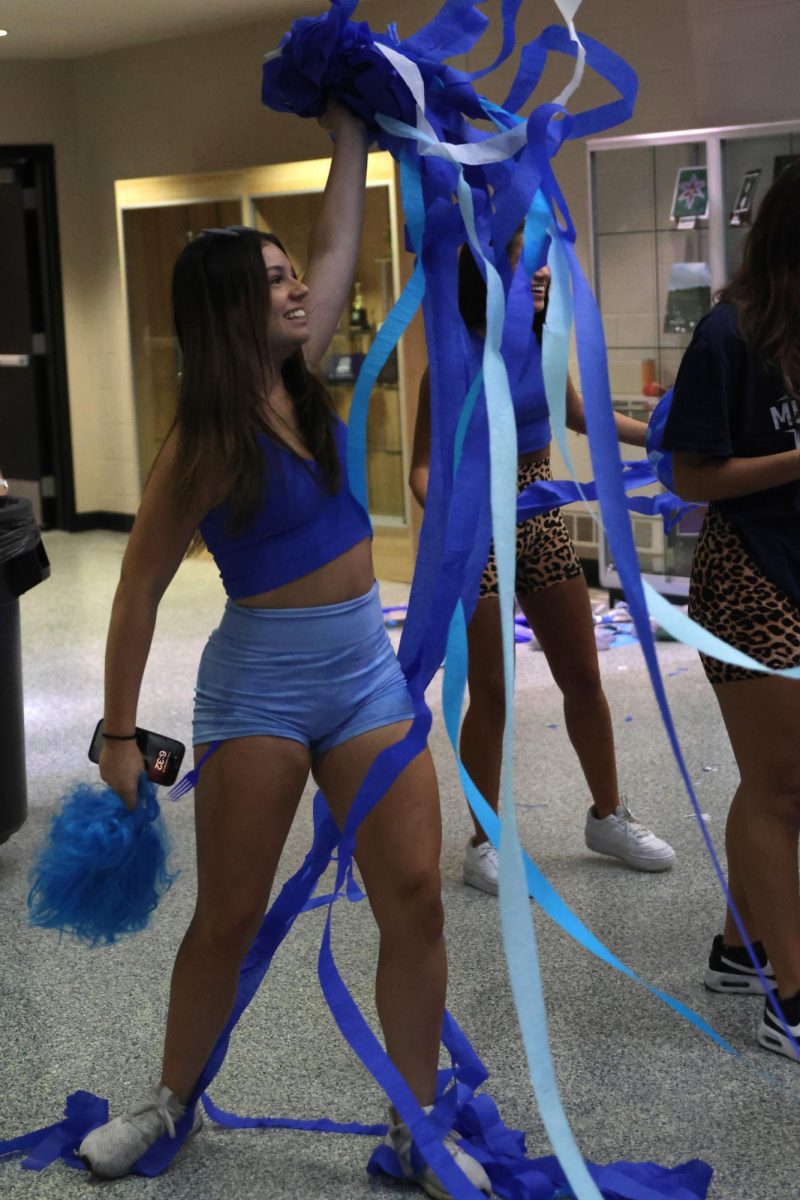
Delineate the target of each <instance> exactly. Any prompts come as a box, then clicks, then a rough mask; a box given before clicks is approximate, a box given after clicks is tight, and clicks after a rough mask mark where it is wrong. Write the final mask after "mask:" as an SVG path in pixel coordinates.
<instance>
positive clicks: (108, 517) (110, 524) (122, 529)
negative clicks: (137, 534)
mask: <svg viewBox="0 0 800 1200" xmlns="http://www.w3.org/2000/svg"><path fill="white" fill-rule="evenodd" d="M91 529H109V530H111V531H112V532H113V533H130V531H131V530H132V529H133V517H132V516H131V515H130V514H129V513H113V512H88V513H75V515H74V517H73V518H72V521H71V522H70V527H69V531H70V533H88V532H89V530H91Z"/></svg>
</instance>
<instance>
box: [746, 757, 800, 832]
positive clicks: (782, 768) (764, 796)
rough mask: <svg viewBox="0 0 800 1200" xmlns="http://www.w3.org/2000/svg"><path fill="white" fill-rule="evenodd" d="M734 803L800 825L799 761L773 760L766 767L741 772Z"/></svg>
mask: <svg viewBox="0 0 800 1200" xmlns="http://www.w3.org/2000/svg"><path fill="white" fill-rule="evenodd" d="M736 803H737V804H738V805H739V806H740V807H748V808H755V809H756V810H758V811H759V812H768V813H770V814H771V815H773V816H775V817H778V818H780V819H781V820H783V821H785V822H787V823H788V824H791V825H794V826H796V827H797V828H798V829H800V763H794V762H792V763H784V764H783V765H779V764H774V763H773V764H771V765H770V767H769V770H768V771H766V770H765V771H764V772H763V773H752V774H750V775H745V776H743V778H742V787H741V788H740V790H739V793H738V794H737V800H736Z"/></svg>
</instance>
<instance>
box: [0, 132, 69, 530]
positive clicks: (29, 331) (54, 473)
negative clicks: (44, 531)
mask: <svg viewBox="0 0 800 1200" xmlns="http://www.w3.org/2000/svg"><path fill="white" fill-rule="evenodd" d="M0 468H2V472H3V474H4V475H5V477H6V479H8V480H9V483H10V485H11V490H12V492H14V493H16V494H17V495H22V496H27V497H28V498H30V499H31V500H32V501H33V504H34V509H35V511H36V514H37V517H38V519H39V520H40V522H41V524H42V525H44V527H45V528H62V529H70V528H71V527H72V525H73V522H74V516H75V493H74V486H73V476H72V445H71V440H70V424H69V401H68V395H67V373H66V354H65V350H64V318H63V307H62V297H61V269H60V259H59V244H58V220H57V214H56V190H55V161H54V155H53V148H52V146H3V147H0Z"/></svg>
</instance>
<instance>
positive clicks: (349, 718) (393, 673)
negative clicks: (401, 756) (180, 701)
mask: <svg viewBox="0 0 800 1200" xmlns="http://www.w3.org/2000/svg"><path fill="white" fill-rule="evenodd" d="M326 123H327V127H328V128H330V129H331V130H332V131H333V134H334V137H335V144H334V153H333V161H332V165H331V170H330V175H329V178H328V183H327V187H326V191H325V195H324V199H323V204H322V209H321V212H320V215H319V218H318V220H317V222H316V225H315V228H314V231H313V234H312V241H311V245H310V248H309V250H310V254H309V265H308V271H307V274H306V276H305V279H304V280H303V281H302V282H301V280H300V279H298V278H297V276H296V275H295V272H294V270H293V268H292V265H291V263H290V262H289V259H288V258H287V256H286V254H285V252H284V250H283V247H282V246H281V243H280V242H279V241H278V239H277V238H275V237H272V236H269V235H265V234H261V233H258V232H257V231H255V230H248V229H242V228H238V227H236V228H231V229H227V230H207V231H205V232H204V233H203V235H202V236H200V237H198V238H197V239H195V240H194V241H193V242H191V243H190V244H189V245H188V246H187V247H186V248H185V249H184V251H183V252H182V253H181V255H180V257H179V258H178V261H177V263H176V266H175V272H174V277H173V301H174V310H175V324H176V330H177V334H178V339H179V342H180V346H181V351H182V361H183V373H182V381H181V390H180V399H179V406H178V413H177V419H176V422H175V425H174V428H173V429H172V432H171V433H170V435H169V437H168V438H167V441H166V443H165V445H164V448H163V450H162V452H161V454H160V456H159V458H158V460H157V462H156V464H155V466H154V468H153V471H152V473H151V475H150V478H149V480H148V482H147V486H146V488H145V492H144V496H143V498H142V504H141V507H140V509H139V513H138V515H137V518H136V522H135V525H134V529H133V532H132V534H131V537H130V541H129V543H128V547H127V550H126V553H125V557H124V560H123V564H122V573H121V578H120V583H119V587H118V589H117V593H116V596H115V599H114V606H113V611H112V616H111V624H110V629H109V634H108V643H107V652H106V700H105V713H104V730H105V737H106V741H105V745H104V749H103V752H102V756H101V759H100V772H101V775H102V777H103V779H104V780H105V781H106V782H107V783H108V784H109V785H110V786H111V787H112V788H113V789H114V790H115V791H117V792H118V793H119V794H120V795H121V796H122V798H123V799H124V801H125V802H126V804H128V805H129V806H130V807H132V806H134V805H135V803H136V791H137V783H138V779H139V775H140V772H141V770H142V759H141V755H140V754H139V752H138V750H137V748H136V743H135V741H134V740H133V731H134V729H135V726H136V709H137V704H138V699H139V691H140V686H141V681H142V675H143V671H144V668H145V664H146V661H147V656H148V652H149V648H150V643H151V639H152V635H153V629H154V625H155V620H156V611H157V608H158V604H159V601H160V599H161V597H162V595H163V593H164V590H165V588H166V587H167V585H168V584H169V582H170V580H171V579H172V577H173V575H174V573H175V571H176V570H177V568H178V566H179V564H180V562H181V560H182V558H183V556H184V554H185V553H186V550H187V547H189V546H190V544H191V543H192V542H193V541H195V540H196V531H197V530H198V529H199V530H200V532H201V534H202V537H203V539H204V541H205V543H206V545H207V546H208V548H209V549H210V550H211V552H212V553H213V555H214V557H215V559H216V562H217V565H218V567H219V569H220V574H221V576H222V580H223V583H224V585H225V589H226V591H227V593H228V601H227V604H226V608H225V612H224V615H223V618H222V622H221V624H220V626H219V628H218V629H217V630H215V631H214V633H212V635H211V637H210V639H209V641H208V643H207V645H206V648H205V650H204V652H203V657H202V660H201V664H200V670H199V674H198V680H197V688H196V697H195V709H194V729H193V742H194V750H195V761H198V760H199V759H200V758H201V757H202V756H203V754H204V753H205V752H206V750H207V749H208V748H209V746H210V744H211V743H212V742H217V741H218V742H220V743H221V745H220V746H219V748H218V749H217V750H216V752H215V753H213V754H212V755H211V756H210V757H209V759H208V761H207V762H206V763H205V764H204V766H203V768H202V770H201V772H200V775H199V781H198V783H197V787H196V796H195V821H196V832H197V859H198V892H197V903H196V908H195V912H194V916H193V918H192V921H191V924H190V926H189V928H188V930H187V932H186V935H185V937H184V939H183V942H182V944H181V947H180V949H179V951H178V955H177V959H176V961H175V967H174V970H173V975H172V986H171V992H170V1002H169V1012H168V1017H167V1029H166V1037H165V1043H164V1054H163V1067H162V1072H161V1078H160V1082H159V1084H158V1086H157V1087H156V1088H154V1089H153V1091H152V1092H151V1093H150V1094H148V1095H147V1096H146V1097H145V1098H144V1099H143V1100H142V1102H141V1103H140V1104H138V1105H137V1106H135V1107H134V1108H133V1109H131V1110H130V1111H129V1112H128V1113H126V1114H125V1115H123V1116H121V1117H117V1118H115V1119H114V1120H113V1121H110V1122H109V1123H108V1124H106V1125H103V1126H101V1127H100V1128H98V1129H96V1130H94V1131H93V1132H91V1133H90V1134H89V1135H88V1136H87V1137H86V1138H85V1140H84V1141H83V1143H82V1145H81V1148H80V1153H81V1156H82V1157H83V1158H84V1160H85V1161H86V1162H87V1163H88V1165H89V1166H90V1167H91V1169H92V1171H93V1172H94V1173H95V1174H96V1175H99V1176H102V1177H106V1178H110V1177H117V1176H120V1175H123V1174H125V1173H126V1172H128V1171H129V1170H130V1169H131V1167H132V1166H133V1165H134V1163H136V1162H137V1160H138V1159H139V1158H140V1157H141V1155H142V1154H143V1153H144V1152H145V1151H146V1149H147V1148H148V1147H149V1146H150V1145H151V1144H152V1143H153V1142H155V1141H156V1140H157V1139H158V1138H159V1137H161V1136H163V1135H164V1133H165V1132H170V1131H172V1130H173V1127H174V1122H175V1121H176V1120H178V1119H179V1118H180V1117H182V1116H183V1115H184V1113H185V1107H186V1102H187V1099H188V1098H189V1097H190V1095H191V1094H192V1089H193V1088H194V1086H195V1084H196V1082H197V1080H198V1079H199V1076H200V1074H201V1071H202V1068H203V1067H204V1065H205V1063H206V1061H207V1060H208V1057H209V1054H210V1052H211V1050H212V1048H213V1046H214V1044H215V1042H216V1040H217V1038H218V1036H219V1034H220V1032H221V1030H222V1029H223V1027H224V1025H225V1022H226V1020H227V1017H228V1015H229V1013H230V1010H231V1006H232V1004H233V1000H234V996H235V993H236V986H237V981H238V977H239V969H240V966H241V963H242V960H243V958H244V956H245V954H246V952H247V950H248V948H249V946H250V944H251V942H252V940H253V937H254V935H255V934H256V932H257V930H258V928H259V925H260V923H261V920H262V917H263V915H264V911H265V909H266V906H267V901H268V898H269V894H270V889H271V887H272V882H273V878H274V875H275V870H276V867H277V865H278V860H279V858H280V855H281V852H282V849H283V845H284V842H285V840H286V837H287V834H288V832H289V828H290V826H291V824H292V821H293V819H294V816H295V812H296V810H297V806H298V803H299V801H300V797H301V794H302V792H303V789H304V787H305V784H306V781H307V779H308V776H309V772H310V773H311V774H312V775H313V777H314V779H315V780H316V782H317V783H318V785H319V787H320V788H321V789H322V791H323V792H324V795H325V797H326V800H327V802H328V804H329V805H330V807H331V810H332V812H333V815H334V817H335V818H336V820H337V822H339V823H340V824H343V823H344V820H345V817H346V815H347V813H348V810H349V807H350V804H351V802H352V800H353V798H354V796H355V795H356V793H357V791H358V788H359V786H360V784H361V782H362V781H363V779H364V777H365V776H366V774H367V772H368V770H369V768H370V767H371V765H372V763H373V761H374V760H375V758H376V756H377V755H378V754H380V752H381V751H382V750H384V749H385V748H387V747H389V746H391V745H393V744H395V743H397V742H399V741H400V740H401V739H402V738H403V737H404V735H405V734H406V732H407V731H408V729H409V727H410V724H411V718H412V716H413V711H414V710H413V705H412V702H411V699H410V696H409V693H408V689H407V686H406V682H405V678H404V676H403V674H402V672H401V670H400V667H399V665H398V663H397V660H396V658H395V656H394V653H393V651H392V648H391V645H390V643H389V640H388V637H387V635H386V632H385V629H384V626H383V614H382V609H381V605H380V598H379V596H378V590H377V584H376V582H375V576H374V571H373V566H372V554H371V541H370V539H371V530H370V524H369V519H368V517H367V514H366V513H365V512H364V510H363V509H362V508H361V506H360V505H359V504H358V503H357V501H356V500H355V498H354V497H353V495H352V493H351V492H350V490H349V487H348V484H347V477H346V466H345V458H344V450H345V438H346V430H345V427H344V426H343V425H342V423H341V422H340V421H338V420H337V418H336V417H335V414H334V411H333V407H332V404H331V402H330V400H329V398H328V396H327V394H326V393H325V391H324V389H323V388H322V386H321V384H319V383H318V382H317V380H316V379H315V378H314V376H313V375H312V374H311V372H310V370H309V368H310V367H313V366H314V364H316V363H318V362H319V361H320V359H321V357H322V355H323V354H324V352H325V350H326V349H327V346H328V344H329V342H330V340H331V337H332V335H333V333H334V331H335V329H336V327H337V324H338V322H339V319H340V316H341V313H342V310H343V308H344V306H345V304H346V302H347V300H348V297H349V294H350V289H351V286H352V281H353V275H354V271H355V265H356V261H357V255H358V245H359V239H360V230H361V220H362V209H363V190H364V180H365V173H366V160H367V139H366V133H365V130H364V127H363V126H362V124H361V122H360V121H358V120H357V119H356V118H354V117H353V116H352V115H351V114H349V113H348V112H347V110H345V109H344V108H342V107H340V106H337V105H332V106H331V107H330V109H329V111H328V114H327V122H326ZM409 833H410V834H411V836H409ZM440 841H441V830H440V816H439V803H438V794H437V787H436V779H435V776H434V771H433V766H432V763H431V758H430V754H429V752H428V750H427V749H425V750H424V751H423V752H422V753H420V754H419V755H418V756H417V757H416V758H414V759H413V760H412V761H411V763H410V764H409V765H408V766H407V767H406V768H405V769H404V770H403V771H402V773H401V774H400V775H399V776H398V778H397V780H396V782H395V783H394V784H393V785H392V787H391V788H390V789H389V791H388V792H387V794H386V795H385V796H384V797H383V799H382V800H381V801H379V803H378V804H377V806H376V807H375V808H374V809H373V810H372V811H371V812H370V813H369V815H368V816H367V817H366V819H365V820H364V822H363V823H362V825H361V827H360V828H359V831H358V835H357V840H356V849H355V856H356V859H357V862H358V864H359V867H360V870H361V873H362V876H363V879H364V884H365V887H366V890H367V894H368V897H369V901H370V904H371V907H372V911H373V914H374V916H375V919H376V921H377V924H378V927H379V930H380V953H379V958H378V970H377V982H376V1002H377V1008H378V1015H379V1018H380V1021H381V1025H382V1027H383V1032H384V1036H385V1040H386V1047H387V1051H388V1053H389V1055H390V1057H391V1058H392V1060H393V1062H394V1064H395V1066H396V1067H397V1068H398V1070H399V1072H400V1073H401V1074H402V1076H403V1077H404V1079H405V1080H406V1082H407V1084H408V1085H409V1087H410V1089H411V1091H412V1092H413V1094H414V1096H415V1097H416V1099H417V1100H418V1101H419V1103H420V1104H421V1105H423V1106H427V1105H431V1104H432V1103H433V1100H434V1095H435V1088H436V1075H437V1067H438V1056H439V1042H440V1037H441V1033H442V1022H443V1013H444V1000H445V987H446V975H447V965H446V958H445V947H444V941H443V936H442V931H443V914H442V905H441V898H440V884H439V852H440ZM198 1121H199V1117H198ZM388 1141H389V1143H390V1144H391V1145H392V1147H393V1148H394V1149H395V1150H396V1151H397V1154H398V1157H399V1159H400V1163H401V1167H402V1169H403V1171H404V1173H405V1174H406V1176H407V1177H408V1178H409V1179H411V1180H413V1181H414V1182H416V1183H418V1184H419V1185H420V1186H421V1187H422V1188H423V1189H424V1190H426V1191H427V1192H429V1193H430V1194H431V1195H432V1196H436V1197H440V1198H446V1197H447V1196H448V1194H449V1193H448V1192H447V1191H446V1190H445V1189H444V1188H443V1187H442V1185H441V1183H440V1181H439V1180H438V1178H437V1177H436V1175H435V1174H434V1173H433V1171H432V1170H431V1169H430V1168H429V1167H427V1166H426V1165H425V1164H424V1162H423V1163H420V1160H419V1158H418V1156H417V1155H416V1154H415V1153H414V1152H413V1146H412V1142H411V1138H410V1135H409V1133H408V1130H407V1128H406V1126H405V1125H404V1124H403V1123H402V1122H401V1121H400V1119H399V1118H398V1116H397V1114H396V1113H395V1112H394V1110H392V1112H391V1115H390V1128H389V1134H388ZM444 1145H445V1147H446V1149H447V1150H448V1151H449V1152H450V1154H451V1155H452V1157H453V1158H454V1160H455V1161H456V1162H457V1164H458V1165H459V1166H460V1167H461V1169H462V1170H463V1171H464V1172H465V1173H466V1174H468V1176H469V1178H470V1179H471V1180H472V1182H473V1183H474V1184H475V1185H476V1186H477V1187H479V1188H481V1189H482V1190H483V1191H485V1192H486V1193H487V1194H488V1192H489V1191H490V1190H491V1188H490V1186H489V1181H488V1178H487V1176H486V1174H485V1172H484V1171H483V1168H482V1167H481V1166H480V1165H479V1164H478V1163H477V1162H476V1161H475V1159H473V1158H472V1157H471V1156H470V1155H469V1154H468V1153H466V1152H465V1151H464V1149H463V1148H462V1147H461V1144H460V1142H459V1141H458V1139H457V1136H456V1135H455V1134H453V1133H450V1134H447V1136H446V1137H445V1138H444Z"/></svg>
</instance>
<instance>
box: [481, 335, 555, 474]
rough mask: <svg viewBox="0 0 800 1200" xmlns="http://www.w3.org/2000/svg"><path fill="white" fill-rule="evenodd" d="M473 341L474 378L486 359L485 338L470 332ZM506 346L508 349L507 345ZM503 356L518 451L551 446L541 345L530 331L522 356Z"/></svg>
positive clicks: (531, 452) (531, 450) (530, 450)
mask: <svg viewBox="0 0 800 1200" xmlns="http://www.w3.org/2000/svg"><path fill="white" fill-rule="evenodd" d="M470 342H471V348H470V354H469V359H470V371H471V378H472V379H474V378H475V375H476V373H477V372H478V371H479V370H480V367H481V364H482V362H483V338H478V337H475V336H474V335H471V336H470ZM503 349H504V351H505V350H506V347H505V345H504V347H503ZM503 357H504V360H505V364H506V370H507V371H508V383H509V387H510V389H511V399H512V400H513V402H514V416H515V417H516V421H517V454H533V452H534V451H536V450H544V448H545V446H549V445H550V442H551V440H552V433H551V431H550V412H549V409H548V407H547V396H546V395H545V390H544V376H543V374H542V347H541V346H540V344H539V342H538V340H537V338H536V335H535V334H534V333H533V331H531V334H530V337H529V338H528V339H527V345H526V346H525V349H524V352H523V353H522V354H521V355H519V356H517V355H511V354H509V353H504V355H503Z"/></svg>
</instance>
